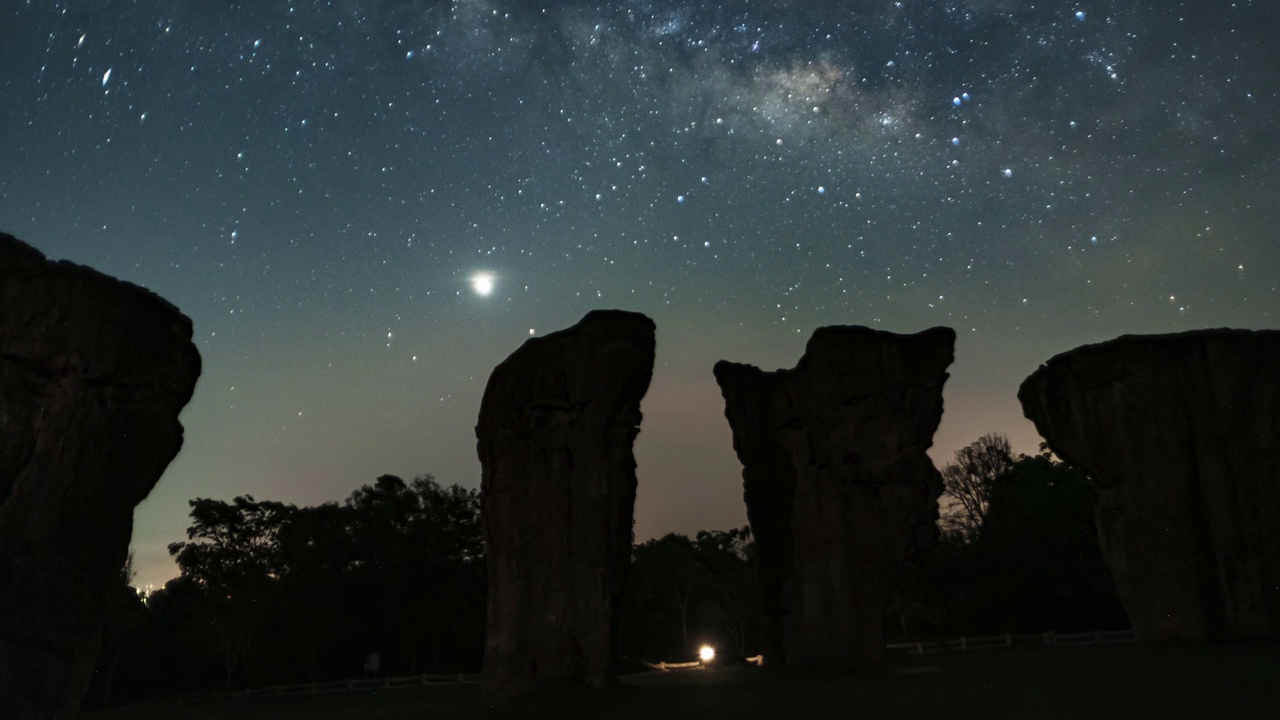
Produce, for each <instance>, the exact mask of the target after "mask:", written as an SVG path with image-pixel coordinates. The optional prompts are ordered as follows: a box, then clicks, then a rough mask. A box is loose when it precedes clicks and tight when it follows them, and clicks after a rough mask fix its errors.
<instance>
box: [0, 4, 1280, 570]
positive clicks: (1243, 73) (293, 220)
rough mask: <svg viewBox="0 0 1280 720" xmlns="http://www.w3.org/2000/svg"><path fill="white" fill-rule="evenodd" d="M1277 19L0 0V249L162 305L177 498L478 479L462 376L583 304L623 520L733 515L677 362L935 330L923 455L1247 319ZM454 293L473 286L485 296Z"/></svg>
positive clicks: (706, 382)
mask: <svg viewBox="0 0 1280 720" xmlns="http://www.w3.org/2000/svg"><path fill="white" fill-rule="evenodd" d="M1278 5H1280V3H1276V2H1273V1H1272V0H1257V1H1256V2H1249V1H1247V0H1237V1H1236V2H1229V1H1227V0H1221V1H1218V2H1209V1H1204V2H1185V1H1184V2H1176V1H1170V0H1116V1H1114V2H1079V3H1071V2H1060V1H1058V0H1044V1H1042V2H1031V1H1019V0H902V1H901V2H893V1H892V0H874V1H873V0H855V1H846V2H831V1H827V2H823V1H810V2H801V1H800V0H755V1H754V2H747V1H746V0H728V1H726V2H721V3H697V2H692V1H691V0H650V1H639V0H634V1H628V0H617V1H616V2H603V1H602V0H596V1H595V2H580V1H578V0H561V1H560V2H555V3H551V2H530V1H524V0H454V1H453V2H449V1H448V0H331V1H327V2H324V1H315V0H312V1H305V0H240V1H236V0H222V1H218V2H212V1H209V0H204V1H200V0H93V1H90V0H79V1H75V2H72V1H69V0H68V1H53V0H4V2H3V4H2V5H0V8H2V9H0V98H3V103H0V230H5V231H8V232H11V233H13V234H15V235H17V236H18V237H20V238H22V239H24V240H26V241H28V242H30V243H31V244H33V245H35V246H36V247H37V248H39V249H40V250H42V251H43V252H45V253H46V254H48V255H49V256H50V257H53V258H66V259H70V260H73V261H75V262H79V263H83V264H86V265H90V266H92V267H94V268H97V269H99V270H101V271H103V272H105V273H108V274H111V275H114V276H117V277H119V278H121V279H124V280H128V281H130V282H134V283H137V284H140V285H143V286H145V287H148V288H150V289H152V290H154V291H156V292H157V293H159V294H160V295H162V296H164V297H165V298H167V299H168V300H170V301H172V302H173V303H174V304H176V305H177V306H178V307H179V308H180V309H181V310H182V311H183V312H184V313H186V314H187V315H188V316H190V317H191V318H192V320H193V321H194V324H195V333H196V343H197V345H198V347H199V349H200V352H201V354H202V355H203V357H204V374H203V376H202V377H201V379H200V382H199V384H198V386H197V388H196V393H195V397H194V398H193V399H192V401H191V403H190V405H188V406H187V409H186V411H185V412H184V413H183V415H182V421H183V423H184V425H185V426H186V444H185V446H184V448H183V450H182V452H181V454H180V455H179V456H178V458H177V459H176V460H175V461H174V462H173V464H171V465H170V467H169V469H168V471H167V473H166V474H165V476H164V478H163V479H162V480H161V482H160V484H159V485H158V486H157V488H156V490H155V491H154V492H153V493H152V495H151V497H150V498H149V499H148V500H147V501H146V502H145V503H144V504H143V505H142V506H141V507H140V508H139V509H138V511H137V513H136V528H135V533H134V547H135V551H136V563H137V566H138V570H139V575H138V582H139V583H141V584H143V585H145V584H156V585H159V584H161V583H163V582H164V581H165V580H166V579H168V578H170V577H172V576H174V575H175V574H176V572H177V571H176V568H175V567H174V566H173V564H172V563H171V562H170V561H169V559H168V555H167V553H166V551H165V546H166V545H167V544H168V543H170V542H174V541H178V540H182V539H184V531H185V528H186V527H187V525H188V517H187V510H188V508H187V506H186V502H187V500H188V499H190V498H193V497H197V496H200V497H215V498H223V499H230V498H231V497H232V496H234V495H237V494H243V493H250V494H252V495H254V496H255V497H257V498H259V499H267V498H269V499H279V500H285V501H288V502H294V503H300V504H313V503H318V502H322V501H327V500H339V499H341V498H343V497H345V496H346V495H348V494H349V493H350V492H351V491H352V490H354V489H355V488H356V487H358V486H359V485H361V484H364V483H369V482H372V481H373V480H374V479H375V478H376V477H377V476H378V475H381V474H384V473H393V474H397V475H400V476H402V477H405V478H410V477H413V476H415V475H419V474H423V473H431V474H433V475H434V476H435V477H436V478H437V480H439V481H441V482H443V483H446V484H449V483H455V482H456V483H460V484H463V485H466V486H468V487H476V486H477V485H478V483H479V478H480V468H479V463H478V461H477V460H476V455H475V435H474V424H475V419H476V415H477V413H478V410H479V403H480V396H481V393H482V392H483V390H484V385H485V382H486V381H487V379H488V376H489V372H490V371H491V370H492V368H493V367H494V365H496V364H497V363H498V362H500V361H501V360H502V359H503V358H505V357H506V356H507V355H508V354H510V353H511V352H512V351H514V350H515V349H516V348H517V347H518V346H519V345H520V343H521V342H523V341H524V340H525V339H526V338H527V337H529V335H530V334H534V333H545V332H549V331H552V330H556V329H559V328H563V327H566V326H568V325H571V324H573V323H575V322H576V321H577V320H578V319H580V318H581V316H582V315H583V314H585V313H586V312H587V311H588V310H590V309H592V308H615V307H616V308H624V309H629V310H637V311H640V312H644V313H646V314H648V315H649V316H650V317H652V318H653V319H654V320H655V321H656V323H657V326H658V363H657V367H656V368H655V373H654V379H653V384H652V386H651V388H650V390H649V394H648V396H647V397H646V399H645V401H644V405H643V411H644V415H645V420H644V424H643V426H642V431H641V435H640V438H639V440H638V442H637V448H636V454H637V459H638V463H639V469H638V475H639V480H640V488H639V498H638V500H637V508H636V514H637V523H636V531H637V537H638V539H641V540H643V539H645V538H648V537H652V536H655V535H660V534H663V533H665V532H668V531H676V532H684V533H691V532H694V531H696V530H698V529H703V528H710V529H724V528H728V527H732V526H740V525H743V524H745V523H746V517H745V510H744V507H743V505H742V501H741V496H742V490H741V479H740V472H741V468H740V465H739V464H738V462H737V459H736V458H735V456H734V454H733V450H732V447H731V439H730V433H729V428H728V425H727V423H726V422H725V420H724V416H723V408H724V406H723V402H722V401H721V399H720V395H719V390H718V388H717V387H716V385H715V381H714V379H713V377H712V374H711V367H712V365H713V364H714V363H715V361H717V360H719V359H722V358H725V359H730V360H734V361H738V362H750V363H753V364H756V365H760V366H762V367H764V368H766V369H773V368H777V367H792V366H793V365H794V364H795V363H796V361H797V360H798V359H799V357H800V354H801V353H802V351H803V349H804V343H805V342H806V340H807V339H808V337H809V335H810V333H812V331H813V330H814V328H816V327H819V326H821V325H830V324H859V325H869V326H871V327H874V328H880V329H885V330H891V331H895V332H916V331H919V330H923V329H925V328H928V327H931V326H935V325H948V326H951V327H953V328H955V329H956V331H957V333H958V334H959V339H958V342H957V347H956V356H957V359H956V363H955V365H953V366H952V373H951V379H950V380H949V381H948V383H947V386H946V393H945V402H946V414H945V416H944V418H943V421H942V426H941V428H940V429H939V431H938V434H937V436H936V438H935V440H936V444H935V447H934V449H933V451H932V454H933V456H934V458H935V460H936V461H938V462H939V463H942V462H945V461H946V460H948V459H949V458H950V457H951V455H952V453H953V452H954V451H955V450H956V449H957V448H958V447H960V446H962V445H964V444H966V443H968V442H970V441H972V440H974V439H976V438H977V437H978V436H979V435H981V434H983V433H986V432H992V431H997V432H1005V433H1007V434H1008V435H1009V436H1010V438H1011V440H1012V441H1013V445H1014V448H1015V450H1018V451H1022V452H1033V451H1035V449H1036V446H1037V444H1038V442H1039V438H1038V437H1037V436H1036V434H1035V431H1034V429H1033V428H1032V427H1031V426H1030V423H1028V422H1027V421H1025V420H1023V419H1022V413H1021V409H1020V407H1019V405H1018V402H1017V399H1016V397H1015V393H1016V391H1017V387H1018V384H1019V383H1020V382H1021V381H1022V379H1023V378H1025V377H1026V376H1027V375H1028V374H1030V373H1031V372H1032V371H1033V370H1034V369H1035V368H1036V366H1037V365H1038V364H1039V363H1041V362H1043V361H1044V360H1047V359H1048V358H1049V357H1051V356H1052V355H1055V354H1057V353H1059V352H1062V351H1065V350H1068V349H1070V348H1073V347H1075V346H1078V345H1081V344H1083V343H1088V342H1097V341H1101V340H1105V339H1109V338H1112V337H1114V336H1116V335H1119V334H1122V333H1131V332H1139V333H1149V332H1169V331H1178V330H1187V329H1195V328H1204V327H1222V326H1230V327H1244V328H1263V327H1276V326H1277V324H1278V323H1277V320H1278V318H1280V237H1278V236H1277V230H1276V221H1277V210H1276V202H1277V197H1280V195H1278V193H1280V122H1278V121H1277V117H1280V49H1278V48H1280V43H1278V42H1277V40H1276V38H1277V36H1278V35H1280V8H1278V7H1277V6H1278ZM486 291H487V292H486Z"/></svg>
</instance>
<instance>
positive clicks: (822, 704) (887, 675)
mask: <svg viewBox="0 0 1280 720" xmlns="http://www.w3.org/2000/svg"><path fill="white" fill-rule="evenodd" d="M801 713H803V714H805V715H807V716H808V717H814V718H823V717H838V716H839V717H848V716H851V715H853V714H856V715H857V716H858V717H862V718H895V719H897V718H930V719H932V718H947V720H957V719H959V718H983V719H984V720H985V719H991V718H1215V717H1217V718H1233V720H1238V719H1240V718H1268V719H1269V720H1274V719H1275V718H1280V645H1259V646H1237V647H1209V648H1197V647H1185V646H1139V645H1126V646H1109V647H1085V648H1055V649H1019V650H987V651H980V652H970V653H951V654H947V655H933V656H925V657H923V658H920V657H916V656H899V657H895V658H894V660H893V662H892V665H891V667H890V668H889V669H887V670H885V671H883V672H876V673H835V672H800V671H792V670H783V671H767V670H763V669H759V668H754V667H742V668H732V669H718V670H686V671H674V672H668V673H652V674H645V675H632V676H628V677H626V678H624V679H623V681H622V685H621V687H619V688H618V689H617V691H616V692H613V693H607V694H595V693H589V692H581V693H580V692H561V693H551V694H547V695H543V696H539V697H533V698H529V699H524V700H520V701H517V702H513V703H508V704H504V705H497V706H491V705H482V704H480V702H479V697H478V691H477V689H476V687H475V686H473V685H469V686H448V687H436V688H420V687H415V688H406V689H396V690H381V691H357V692H348V693H334V694H329V695H320V696H294V697H255V698H252V699H249V698H238V697H237V698H229V699H220V700H217V701H208V702H203V703H192V702H187V703H180V704H177V703H167V704H155V705H146V706H139V707H134V708H124V709H118V710H112V711H109V712H101V713H86V714H84V715H83V716H82V717H86V718H92V719H93V720H152V719H155V720H159V719H160V718H164V719H166V720H168V719H170V718H175V717H181V718H186V719H189V720H215V719H216V720H221V719H223V718H226V719H227V720H231V719H232V718H235V719H237V720H239V719H241V718H244V719H248V720H255V719H257V718H273V719H280V720H290V719H293V718H297V719H298V720H304V719H305V720H364V719H365V718H378V719H387V720H391V719H398V718H415V719H421V718H432V720H447V719H449V718H525V717H530V718H532V717H539V718H543V717H553V718H556V719H557V720H570V719H572V718H602V717H608V718H611V719H612V718H660V719H661V720H675V719H677V718H698V719H701V718H731V719H733V720H738V719H739V718H770V719H775V720H801V715H800V714H801Z"/></svg>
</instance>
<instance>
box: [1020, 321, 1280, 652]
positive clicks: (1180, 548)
mask: <svg viewBox="0 0 1280 720" xmlns="http://www.w3.org/2000/svg"><path fill="white" fill-rule="evenodd" d="M1018 398H1019V400H1021V401H1022V408H1023V411H1024V413H1025V414H1026V416H1027V417H1028V418H1029V419H1030V420H1031V421H1032V422H1034V423H1035V426H1036V429H1037V430H1038V431H1039V432H1040V435H1041V436H1042V437H1044V438H1045V440H1047V441H1048V444H1049V447H1050V448H1051V449H1052V450H1053V452H1055V453H1057V455H1058V456H1059V457H1061V458H1063V459H1064V460H1067V461H1068V462H1071V463H1074V464H1076V465H1079V466H1080V467H1082V468H1084V469H1085V470H1087V471H1088V472H1089V474H1090V475H1091V477H1092V479H1093V482H1094V486H1095V488H1096V490H1097V492H1098V501H1097V507H1096V518H1097V523H1098V539H1099V543H1100V544H1101V545H1102V551H1103V555H1104V556H1105V557H1106V560H1107V564H1108V566H1109V567H1110V569H1111V573H1112V575H1113V576H1114V578H1115V581H1116V589H1117V591H1118V593H1119V595H1120V599H1121V601H1122V602H1123V603H1124V606H1125V609H1126V610H1127V611H1128V613H1129V619H1130V621H1131V622H1132V623H1133V628H1134V630H1135V632H1136V633H1137V636H1138V638H1139V639H1141V640H1213V639H1225V638H1231V637H1247V636H1265V635H1272V636H1274V635H1280V332H1276V331H1263V332H1252V331H1248V330H1202V331H1195V332H1186V333H1179V334H1173V335H1125V336H1122V337H1119V338H1116V339H1114V340H1111V341H1109V342H1105V343H1102V344H1099V345H1086V346H1084V347H1080V348H1076V349H1074V350H1071V351H1069V352H1066V353H1063V354H1061V355H1058V356H1056V357H1054V358H1052V359H1051V360H1049V362H1048V363H1046V364H1045V365H1042V366H1041V367H1040V368H1039V369H1038V370H1036V371H1035V372H1034V373H1033V374H1032V375H1031V376H1030V377H1028V378H1027V379H1026V381H1025V382H1023V383H1022V387H1021V388H1020V390H1019V392H1018Z"/></svg>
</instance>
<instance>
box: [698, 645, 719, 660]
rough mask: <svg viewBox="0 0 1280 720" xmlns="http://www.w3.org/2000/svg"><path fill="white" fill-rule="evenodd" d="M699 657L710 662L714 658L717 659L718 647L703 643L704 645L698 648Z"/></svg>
mask: <svg viewBox="0 0 1280 720" xmlns="http://www.w3.org/2000/svg"><path fill="white" fill-rule="evenodd" d="M698 657H699V658H700V659H701V660H702V662H704V663H709V662H711V661H712V660H715V659H716V649H715V648H713V647H711V646H710V645H703V646H702V647H700V648H698Z"/></svg>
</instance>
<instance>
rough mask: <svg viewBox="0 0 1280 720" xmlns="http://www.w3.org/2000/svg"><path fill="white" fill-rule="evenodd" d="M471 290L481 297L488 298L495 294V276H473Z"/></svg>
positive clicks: (483, 274)
mask: <svg viewBox="0 0 1280 720" xmlns="http://www.w3.org/2000/svg"><path fill="white" fill-rule="evenodd" d="M471 289H472V290H475V291H476V294H477V295H479V296H481V297H486V296H488V295H489V293H491V292H493V275H492V274H491V273H486V272H482V273H476V274H475V275H472V276H471Z"/></svg>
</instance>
